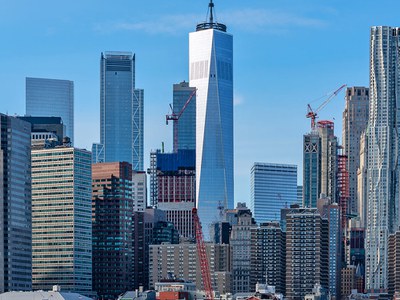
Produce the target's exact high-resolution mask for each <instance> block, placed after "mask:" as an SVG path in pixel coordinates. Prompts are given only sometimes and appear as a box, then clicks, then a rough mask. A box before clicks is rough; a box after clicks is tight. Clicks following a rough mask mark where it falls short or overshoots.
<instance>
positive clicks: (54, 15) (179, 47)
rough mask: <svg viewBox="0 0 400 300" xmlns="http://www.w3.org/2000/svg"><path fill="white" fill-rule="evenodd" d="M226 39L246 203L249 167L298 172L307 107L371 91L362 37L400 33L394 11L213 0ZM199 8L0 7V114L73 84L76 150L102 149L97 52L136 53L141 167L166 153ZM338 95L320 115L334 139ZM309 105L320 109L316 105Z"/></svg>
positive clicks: (372, 5) (42, 1) (359, 2)
mask: <svg viewBox="0 0 400 300" xmlns="http://www.w3.org/2000/svg"><path fill="white" fill-rule="evenodd" d="M214 2H215V5H216V16H217V20H218V21H219V22H223V23H225V24H226V25H227V26H228V31H229V32H230V33H232V34H233V36H234V93H235V110H234V111H235V201H236V202H239V201H240V202H248V201H249V197H250V168H251V166H252V164H253V162H255V161H257V162H275V163H290V164H297V165H299V168H298V173H299V183H301V178H302V175H301V173H302V167H301V161H302V135H303V134H304V133H306V132H307V131H308V130H309V126H310V124H309V119H306V118H305V114H306V106H307V103H309V102H311V101H313V99H317V98H319V97H321V96H323V95H326V94H327V93H329V92H331V91H333V90H335V89H336V88H337V87H339V86H340V85H341V84H343V83H346V84H348V85H349V86H353V85H357V86H368V85H369V30H370V26H373V25H389V26H400V22H399V11H400V1H395V0H393V1H387V0H383V1H368V0H351V1H349V0H347V1H335V0H332V1H321V0H301V1H299V0H298V1H295V0H279V1H277V0H276V1H272V0H271V1H267V0H246V1H238V0H230V1H228V0H215V1H214ZM207 3H208V0H202V1H200V0H168V1H166V0H146V1H135V0H130V1H127V0H115V1H113V2H111V1H103V0H85V1H73V0H72V1H62V0H59V1H54V0H53V1H49V0H38V1H31V0H25V1H22V0H13V1H10V0H0V32H1V35H0V66H1V67H0V112H2V113H8V114H10V115H13V114H24V113H25V100H24V98H25V77H27V76H30V77H44V78H58V79H68V80H73V81H74V83H75V144H76V146H78V147H82V148H88V149H90V147H91V144H92V142H96V141H99V60H100V53H101V52H102V51H109V50H111V51H113V50H115V51H133V52H135V53H136V86H137V87H138V88H144V89H145V153H146V157H145V165H146V166H147V165H148V160H149V159H148V155H147V153H148V152H149V150H150V149H156V148H160V146H161V142H162V141H164V142H165V143H166V149H167V150H171V148H172V126H171V127H167V126H166V125H165V114H166V113H168V107H169V106H168V105H169V103H171V102H172V84H173V83H177V82H180V81H182V80H188V33H189V32H190V31H193V30H194V28H195V25H196V24H197V23H198V22H201V21H203V20H204V19H205V16H206V13H207ZM343 97H344V94H343V92H342V93H341V94H339V95H338V96H337V97H336V98H334V99H333V100H332V101H331V103H330V104H329V105H328V106H327V107H326V108H325V109H324V110H323V111H322V112H321V113H320V117H321V119H335V122H336V134H337V136H338V137H339V139H340V140H341V115H342V111H343V108H344V100H343ZM314 103H315V104H314V106H315V107H317V106H318V104H319V103H318V102H314Z"/></svg>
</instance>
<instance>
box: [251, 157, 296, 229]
mask: <svg viewBox="0 0 400 300" xmlns="http://www.w3.org/2000/svg"><path fill="white" fill-rule="evenodd" d="M296 202H297V166H296V165H287V164H273V163H259V162H256V163H254V164H253V166H252V168H251V178H250V210H251V211H252V212H253V215H254V219H255V221H256V222H257V223H258V224H260V223H263V222H267V221H278V220H279V218H280V210H281V209H282V208H284V207H288V206H290V205H291V204H294V203H296Z"/></svg>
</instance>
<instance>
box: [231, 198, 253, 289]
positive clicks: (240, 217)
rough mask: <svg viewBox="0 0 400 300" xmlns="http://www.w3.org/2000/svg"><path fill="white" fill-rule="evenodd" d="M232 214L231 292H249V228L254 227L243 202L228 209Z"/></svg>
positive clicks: (248, 210) (249, 213)
mask: <svg viewBox="0 0 400 300" xmlns="http://www.w3.org/2000/svg"><path fill="white" fill-rule="evenodd" d="M226 214H227V215H230V216H232V217H231V218H230V219H231V220H230V221H231V225H232V228H231V235H230V239H229V244H230V246H231V248H232V292H233V293H234V294H236V293H249V292H250V291H252V290H253V289H254V287H253V286H250V275H251V230H252V229H253V228H255V227H256V224H255V221H254V219H253V216H252V213H251V211H250V209H248V208H247V207H246V204H245V203H238V204H237V207H236V208H235V209H231V210H228V211H227V212H226Z"/></svg>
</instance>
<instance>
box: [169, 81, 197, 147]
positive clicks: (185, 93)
mask: <svg viewBox="0 0 400 300" xmlns="http://www.w3.org/2000/svg"><path fill="white" fill-rule="evenodd" d="M195 89H196V88H194V87H190V86H189V83H188V82H185V81H183V82H181V83H177V84H174V87H173V101H174V103H173V106H172V107H173V113H174V114H179V113H180V112H181V110H182V109H183V107H184V106H185V104H186V102H187V101H188V99H189V97H190V96H191V94H192V93H193V92H194V91H195ZM174 126H178V128H177V130H175V129H174V134H175V133H177V135H178V136H177V137H175V136H174V140H175V139H177V142H178V143H177V146H178V149H189V150H196V95H194V96H192V98H191V99H190V102H189V104H188V105H187V107H186V108H185V111H184V112H183V113H182V115H181V116H180V118H179V122H174ZM178 149H174V152H176V151H177V150H178Z"/></svg>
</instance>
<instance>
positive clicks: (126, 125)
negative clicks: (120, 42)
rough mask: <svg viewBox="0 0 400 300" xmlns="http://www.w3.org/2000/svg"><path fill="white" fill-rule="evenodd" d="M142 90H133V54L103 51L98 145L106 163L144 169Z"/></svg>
mask: <svg viewBox="0 0 400 300" xmlns="http://www.w3.org/2000/svg"><path fill="white" fill-rule="evenodd" d="M143 98H144V92H143V90H140V89H136V90H135V55H134V54H132V53H131V52H105V53H102V54H101V65H100V144H102V145H104V155H105V161H106V162H117V161H126V162H129V163H131V164H132V168H133V169H134V170H143Z"/></svg>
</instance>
